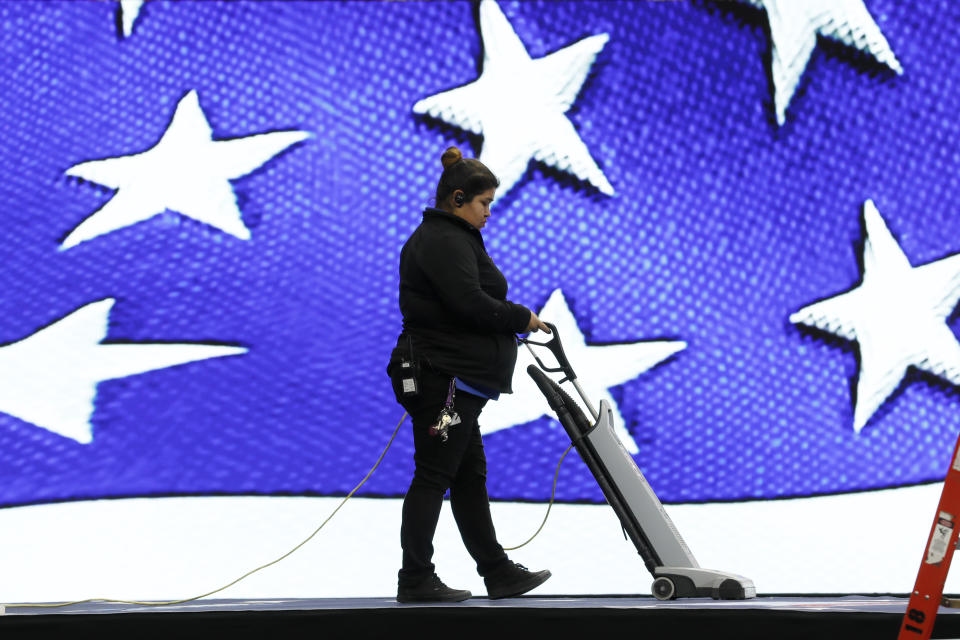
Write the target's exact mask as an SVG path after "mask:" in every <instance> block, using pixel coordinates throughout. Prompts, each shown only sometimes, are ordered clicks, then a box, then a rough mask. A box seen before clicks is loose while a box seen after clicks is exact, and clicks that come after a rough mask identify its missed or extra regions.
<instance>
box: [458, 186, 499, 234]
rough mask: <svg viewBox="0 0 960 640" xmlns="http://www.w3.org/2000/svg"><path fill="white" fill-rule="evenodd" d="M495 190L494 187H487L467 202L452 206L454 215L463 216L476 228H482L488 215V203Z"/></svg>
mask: <svg viewBox="0 0 960 640" xmlns="http://www.w3.org/2000/svg"><path fill="white" fill-rule="evenodd" d="M496 192H497V190H496V189H487V190H486V191H484V192H482V193H478V194H477V195H475V196H474V197H473V199H472V200H470V201H469V202H464V203H463V204H462V205H460V206H459V207H457V206H454V208H453V213H454V215H456V216H458V217H460V218H463V219H464V220H466V221H467V222H469V223H470V224H471V225H473V226H474V227H476V228H477V229H483V226H484V225H485V224H487V218H489V217H490V203H491V202H493V197H494V194H496Z"/></svg>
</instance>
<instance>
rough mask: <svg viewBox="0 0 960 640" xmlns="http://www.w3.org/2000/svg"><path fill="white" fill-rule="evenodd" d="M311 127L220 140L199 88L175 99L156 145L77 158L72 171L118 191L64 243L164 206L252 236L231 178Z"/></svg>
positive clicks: (74, 242)
mask: <svg viewBox="0 0 960 640" xmlns="http://www.w3.org/2000/svg"><path fill="white" fill-rule="evenodd" d="M309 135H310V134H309V133H307V132H305V131H274V132H270V133H261V134H256V135H251V136H247V137H244V138H234V139H231V140H214V139H213V131H212V129H211V128H210V124H209V123H208V122H207V118H206V116H205V115H204V114H203V110H202V109H201V108H200V101H199V98H198V97H197V92H196V91H191V92H190V93H188V94H187V95H186V96H184V98H183V99H181V100H180V103H179V104H178V105H177V109H176V112H175V113H174V114H173V119H172V120H171V121H170V125H169V126H168V127H167V130H166V131H165V132H164V134H163V137H162V138H161V139H160V141H159V142H157V144H156V145H154V146H153V147H152V148H150V149H148V150H146V151H144V152H142V153H136V154H133V155H128V156H118V157H114V158H107V159H104V160H93V161H90V162H83V163H81V164H78V165H74V166H72V167H70V168H69V169H68V170H67V174H68V175H71V176H77V177H79V178H83V179H84V180H89V181H91V182H95V183H97V184H101V185H103V186H105V187H109V188H111V189H116V190H117V192H116V194H115V195H114V196H113V198H111V199H110V200H108V201H107V203H106V204H105V205H103V206H102V207H101V208H100V209H99V210H97V211H96V212H94V213H93V214H92V215H91V216H90V217H88V218H87V219H86V220H84V221H83V222H81V223H80V224H79V225H78V226H77V227H76V228H75V229H74V230H73V231H71V232H70V234H69V235H68V236H67V237H66V239H65V240H64V241H63V244H62V245H61V249H69V248H70V247H74V246H76V245H78V244H79V243H81V242H83V241H85V240H90V239H91V238H95V237H97V236H99V235H102V234H104V233H108V232H110V231H114V230H116V229H120V228H122V227H126V226H129V225H132V224H135V223H137V222H140V221H142V220H146V219H148V218H151V217H153V216H155V215H157V214H159V213H162V212H163V211H165V210H166V209H170V210H172V211H177V212H179V213H182V214H183V215H186V216H190V217H191V218H194V219H196V220H199V221H200V222H205V223H206V224H209V225H211V226H214V227H217V228H218V229H221V230H222V231H225V232H227V233H229V234H231V235H233V236H236V237H238V238H241V239H243V240H248V239H249V238H250V230H249V229H247V227H246V225H244V224H243V219H242V217H241V215H240V209H239V208H238V207H237V197H236V195H235V194H234V192H233V187H232V186H231V185H230V180H235V179H237V178H240V177H242V176H245V175H246V174H248V173H250V172H251V171H253V170H255V169H257V168H259V167H260V166H261V165H263V164H264V163H265V162H267V160H269V159H270V158H272V157H273V156H275V155H277V154H278V153H280V152H281V151H283V150H284V149H286V148H287V147H289V146H290V145H292V144H295V143H297V142H300V141H301V140H304V139H306V138H307V137H309Z"/></svg>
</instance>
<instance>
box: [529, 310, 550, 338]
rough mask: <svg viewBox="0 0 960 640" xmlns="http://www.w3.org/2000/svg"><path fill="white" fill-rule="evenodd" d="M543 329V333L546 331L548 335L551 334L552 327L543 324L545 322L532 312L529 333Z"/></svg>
mask: <svg viewBox="0 0 960 640" xmlns="http://www.w3.org/2000/svg"><path fill="white" fill-rule="evenodd" d="M541 329H542V330H543V331H546V332H547V333H550V327H548V326H547V325H545V324H544V323H543V320H541V319H540V318H538V317H537V314H535V313H534V312H533V311H531V312H530V322H529V323H527V331H530V332H533V333H536V332H537V331H540V330H541Z"/></svg>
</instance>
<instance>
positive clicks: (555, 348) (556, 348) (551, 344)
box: [524, 322, 577, 393]
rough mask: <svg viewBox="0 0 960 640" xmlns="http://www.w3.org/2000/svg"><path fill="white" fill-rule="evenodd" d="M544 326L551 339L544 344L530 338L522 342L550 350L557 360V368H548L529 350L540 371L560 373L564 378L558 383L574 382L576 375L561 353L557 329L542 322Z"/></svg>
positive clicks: (564, 355) (561, 348) (564, 354)
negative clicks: (548, 328)
mask: <svg viewBox="0 0 960 640" xmlns="http://www.w3.org/2000/svg"><path fill="white" fill-rule="evenodd" d="M544 324H545V325H547V326H548V327H550V332H551V335H552V336H553V337H552V338H550V339H549V340H548V341H546V342H535V341H533V340H531V339H530V338H526V339H524V342H526V343H527V344H535V345H537V346H538V347H546V348H547V349H550V352H551V353H553V357H554V358H556V360H557V364H559V365H560V366H559V367H553V368H550V367H548V366H547V365H545V364H543V361H542V360H540V357H539V356H538V355H537V354H536V353H535V352H534V351H533V350H532V349H531V350H530V352H531V353H533V357H534V358H535V359H536V361H537V364H539V365H540V368H541V369H543V370H544V371H550V372H551V373H554V372H557V371H562V372H563V374H564V375H565V376H566V378H564V379H563V380H561V381H560V382H566V381H567V380H571V381H572V380H576V379H577V374H576V373H574V371H573V367H571V366H570V361H569V360H567V354H566V353H564V352H563V344H561V342H560V334H559V333H558V332H557V327H556V326H555V325H553V324H552V323H550V322H544ZM544 393H546V392H544Z"/></svg>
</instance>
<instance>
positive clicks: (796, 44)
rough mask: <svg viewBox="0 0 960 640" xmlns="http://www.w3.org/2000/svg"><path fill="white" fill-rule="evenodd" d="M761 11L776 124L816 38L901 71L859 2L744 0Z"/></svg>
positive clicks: (877, 28) (782, 120)
mask: <svg viewBox="0 0 960 640" xmlns="http://www.w3.org/2000/svg"><path fill="white" fill-rule="evenodd" d="M745 1H746V2H748V3H749V4H752V5H754V6H756V7H760V8H762V9H766V11H767V20H768V21H769V23H770V39H771V40H772V44H771V50H772V51H771V53H772V55H771V65H772V69H771V75H772V76H773V90H774V105H775V106H776V110H777V123H779V124H780V125H782V124H783V123H784V121H785V113H786V111H787V106H788V105H789V104H790V100H791V99H792V98H793V94H794V92H795V91H796V89H797V84H799V82H800V76H802V75H803V72H804V70H805V69H806V68H807V62H809V60H810V54H812V53H813V48H814V46H816V44H817V34H820V35H822V36H825V37H827V38H832V39H834V40H837V41H839V42H842V43H843V44H845V45H847V46H849V47H853V48H855V49H859V50H860V51H863V52H864V53H868V54H870V55H871V56H873V57H874V58H876V59H877V61H879V62H881V63H883V64H885V65H887V66H888V67H890V68H891V69H893V70H894V71H895V72H897V74H902V73H903V67H901V66H900V62H899V61H898V60H897V57H896V56H895V55H893V50H892V49H890V45H889V44H888V43H887V39H886V38H884V37H883V33H881V32H880V27H878V26H877V23H876V22H874V20H873V18H872V17H871V16H870V13H869V12H868V11H867V8H866V7H865V6H864V5H863V0H745Z"/></svg>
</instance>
